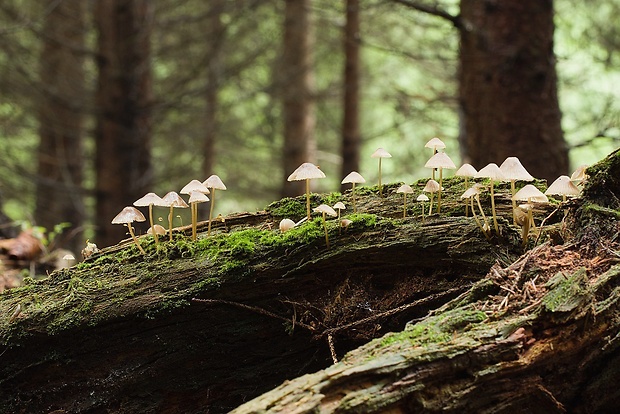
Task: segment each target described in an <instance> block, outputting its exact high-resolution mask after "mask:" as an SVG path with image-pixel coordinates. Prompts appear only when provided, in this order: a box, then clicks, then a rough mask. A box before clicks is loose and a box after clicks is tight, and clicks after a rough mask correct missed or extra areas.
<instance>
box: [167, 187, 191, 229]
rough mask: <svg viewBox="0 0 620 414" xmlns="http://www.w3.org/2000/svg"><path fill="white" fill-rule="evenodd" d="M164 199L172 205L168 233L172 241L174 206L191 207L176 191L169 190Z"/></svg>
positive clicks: (168, 204)
mask: <svg viewBox="0 0 620 414" xmlns="http://www.w3.org/2000/svg"><path fill="white" fill-rule="evenodd" d="M162 200H164V201H165V202H166V205H167V206H168V207H170V213H169V214H168V235H169V236H170V237H169V238H170V241H172V217H173V214H174V208H175V207H179V208H189V206H188V205H187V203H186V202H185V200H183V199H182V198H181V196H180V195H178V194H177V193H176V192H175V191H170V192H168V193H167V194H166V195H165V196H163V197H162Z"/></svg>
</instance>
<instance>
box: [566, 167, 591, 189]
mask: <svg viewBox="0 0 620 414" xmlns="http://www.w3.org/2000/svg"><path fill="white" fill-rule="evenodd" d="M587 168H588V166H587V165H585V164H584V165H580V166H579V167H577V169H576V170H575V171H574V172H573V173H572V174H571V176H570V180H571V181H572V182H573V184H575V185H583V182H584V181H585V180H586V179H587V178H588V175H587V174H586V169H587Z"/></svg>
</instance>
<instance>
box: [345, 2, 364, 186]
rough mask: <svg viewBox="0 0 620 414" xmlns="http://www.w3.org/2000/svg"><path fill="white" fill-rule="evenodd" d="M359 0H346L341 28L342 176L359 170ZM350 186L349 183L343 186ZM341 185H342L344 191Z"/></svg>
mask: <svg viewBox="0 0 620 414" xmlns="http://www.w3.org/2000/svg"><path fill="white" fill-rule="evenodd" d="M359 19H360V18H359V0H346V24H345V27H344V56H345V63H344V109H343V111H344V117H343V122H342V123H343V125H342V169H341V171H340V173H341V177H345V176H346V175H347V174H349V173H350V172H351V171H359V162H360V145H361V134H360V127H359V82H360V66H359V53H360V47H359V42H360V39H359V36H360V34H359V28H360V22H359ZM346 186H347V187H350V185H349V184H347V185H346ZM344 187H345V186H344V185H343V187H342V189H343V191H344Z"/></svg>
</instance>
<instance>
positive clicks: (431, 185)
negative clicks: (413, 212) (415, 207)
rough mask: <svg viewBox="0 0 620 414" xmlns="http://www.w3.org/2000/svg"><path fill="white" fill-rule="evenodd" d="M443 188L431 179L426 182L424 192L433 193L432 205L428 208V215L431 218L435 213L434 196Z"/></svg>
mask: <svg viewBox="0 0 620 414" xmlns="http://www.w3.org/2000/svg"><path fill="white" fill-rule="evenodd" d="M440 188H441V187H439V183H438V182H437V181H435V180H433V179H430V180H428V181H427V182H426V185H425V186H424V189H422V191H424V192H426V193H431V204H430V205H429V206H428V215H429V216H430V215H431V214H432V212H433V194H435V193H436V192H437V191H439V189H440Z"/></svg>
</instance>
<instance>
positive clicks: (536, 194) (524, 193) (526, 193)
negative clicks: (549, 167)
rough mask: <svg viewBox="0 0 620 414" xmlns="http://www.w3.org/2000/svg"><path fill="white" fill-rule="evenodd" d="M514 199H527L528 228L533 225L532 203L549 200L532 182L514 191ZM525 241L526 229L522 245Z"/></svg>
mask: <svg viewBox="0 0 620 414" xmlns="http://www.w3.org/2000/svg"><path fill="white" fill-rule="evenodd" d="M513 198H514V199H515V200H518V201H527V204H528V205H530V207H529V208H528V209H527V214H528V219H527V221H528V224H527V229H528V230H529V228H530V226H535V223H534V217H533V215H532V209H533V207H532V203H546V202H547V201H549V199H548V198H547V196H546V195H544V194H543V193H542V192H541V191H540V190H539V189H538V188H536V187H534V186H533V185H532V184H527V185H526V186H525V187H523V188H522V189H520V190H519V191H517V192H516V194H515V195H514V196H513ZM526 241H527V231H525V232H524V233H523V246H524V247H525V244H526Z"/></svg>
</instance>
